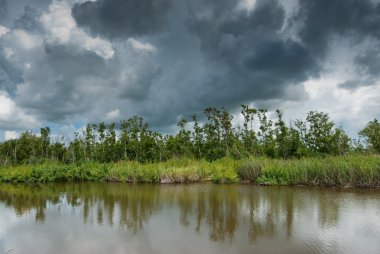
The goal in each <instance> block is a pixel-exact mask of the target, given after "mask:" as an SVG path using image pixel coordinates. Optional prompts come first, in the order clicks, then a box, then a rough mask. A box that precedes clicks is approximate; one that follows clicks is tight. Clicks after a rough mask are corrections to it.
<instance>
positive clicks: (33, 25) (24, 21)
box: [14, 5, 43, 32]
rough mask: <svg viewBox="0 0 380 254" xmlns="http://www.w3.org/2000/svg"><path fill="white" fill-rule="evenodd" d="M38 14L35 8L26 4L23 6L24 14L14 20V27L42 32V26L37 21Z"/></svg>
mask: <svg viewBox="0 0 380 254" xmlns="http://www.w3.org/2000/svg"><path fill="white" fill-rule="evenodd" d="M39 16H40V12H39V11H38V10H37V9H35V8H32V7H30V6H29V5H27V6H25V8H24V14H23V15H22V16H21V17H20V18H18V19H16V20H15V21H14V28H16V29H24V30H27V31H32V32H42V29H43V28H42V26H41V23H40V22H39V21H38V17H39Z"/></svg>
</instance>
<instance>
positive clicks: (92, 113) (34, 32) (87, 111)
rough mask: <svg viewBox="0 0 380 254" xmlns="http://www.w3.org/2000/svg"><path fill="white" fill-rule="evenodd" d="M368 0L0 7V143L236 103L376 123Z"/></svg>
mask: <svg viewBox="0 0 380 254" xmlns="http://www.w3.org/2000/svg"><path fill="white" fill-rule="evenodd" d="M379 70H380V4H379V2H378V1H375V0H302V1H298V0H281V1H280V0H278V1H276V0H241V1H239V0H218V1H215V0H97V1H93V0H92V1H83V0H82V1H78V0H61V1H59V0H53V1H51V0H0V139H4V138H10V137H13V136H14V135H15V134H16V133H17V132H20V131H22V130H25V129H33V128H39V127H42V126H45V125H49V126H52V129H53V131H54V132H55V133H63V134H64V133H65V132H70V131H73V130H74V129H77V128H80V126H82V125H84V124H86V123H93V122H100V121H106V122H110V121H116V122H117V121H119V120H120V119H126V118H128V117H130V116H132V115H136V114H138V115H141V116H143V117H144V118H145V119H146V120H147V121H148V122H149V123H150V125H151V126H152V127H153V128H155V129H157V130H161V131H163V132H170V131H172V130H173V126H174V124H175V123H176V121H177V120H178V119H179V118H180V117H187V118H189V117H190V115H191V114H192V113H198V114H199V113H201V112H202V110H203V109H204V108H205V107H208V106H226V107H227V108H229V109H230V110H231V111H232V112H233V113H238V112H239V105H240V104H248V105H251V106H253V107H260V108H263V107H264V108H268V109H276V108H280V109H282V110H283V111H284V113H285V115H286V117H287V119H293V120H294V119H296V118H299V117H305V113H306V112H308V111H310V110H321V111H325V112H328V113H329V114H330V116H331V117H332V119H333V120H334V121H335V122H336V123H337V124H342V125H343V127H344V128H345V129H346V130H348V132H349V133H350V134H351V135H352V134H355V133H356V132H357V131H358V130H359V129H360V128H362V127H364V125H365V123H366V122H368V121H369V120H371V119H373V118H374V117H377V118H379V117H380V82H379V77H380V72H379Z"/></svg>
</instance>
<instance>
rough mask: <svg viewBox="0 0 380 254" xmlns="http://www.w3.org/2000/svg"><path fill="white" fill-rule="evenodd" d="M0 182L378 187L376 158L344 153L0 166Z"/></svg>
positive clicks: (379, 160)
mask: <svg viewBox="0 0 380 254" xmlns="http://www.w3.org/2000/svg"><path fill="white" fill-rule="evenodd" d="M0 181H1V182H61V181H67V182H75V181H117V182H133V183H160V182H161V183H192V182H214V183H238V182H250V183H255V184H261V185H308V186H340V187H380V157H379V156H375V155H350V156H339V157H327V158H318V157H315V158H303V159H299V160H298V159H291V160H280V159H269V158H264V157H258V158H249V159H243V160H234V159H231V158H223V159H221V160H218V161H215V162H208V161H205V160H191V159H178V160H169V161H167V162H163V163H149V164H141V163H138V162H127V161H125V162H118V163H109V164H100V163H82V164H79V165H74V164H73V165H66V164H59V163H45V164H39V165H20V166H15V167H3V168H0Z"/></svg>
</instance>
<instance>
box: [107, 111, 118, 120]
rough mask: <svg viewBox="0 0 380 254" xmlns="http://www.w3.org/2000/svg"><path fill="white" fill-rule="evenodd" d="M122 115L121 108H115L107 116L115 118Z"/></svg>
mask: <svg viewBox="0 0 380 254" xmlns="http://www.w3.org/2000/svg"><path fill="white" fill-rule="evenodd" d="M119 116H120V110H119V109H114V110H112V111H110V112H108V113H107V118H108V119H109V120H115V119H117V118H118V117H119Z"/></svg>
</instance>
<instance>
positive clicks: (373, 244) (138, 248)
mask: <svg viewBox="0 0 380 254" xmlns="http://www.w3.org/2000/svg"><path fill="white" fill-rule="evenodd" d="M379 240H380V191H379V190H363V189H359V190H352V189H351V190H337V189H309V188H299V187H259V186H251V185H212V184H203V185H201V184H200V185H128V184H113V183H112V184H111V183H110V184H106V183H78V184H45V185H35V186H31V185H10V184H1V185H0V254H3V253H6V252H7V251H10V250H13V251H12V252H11V253H12V254H18V253H28V254H34V253H36V254H37V253H38V254H41V253H58V254H60V253H70V254H71V253H91V254H93V253H162V254H170V253H197V254H202V253H234V254H237V253H380V252H379V250H380V241H379Z"/></svg>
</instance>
